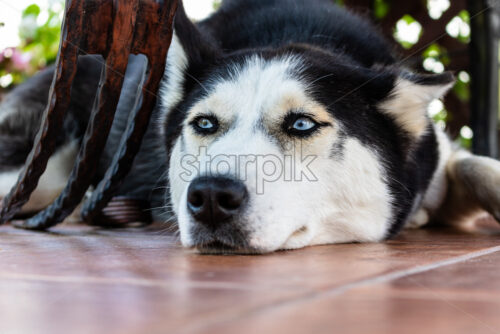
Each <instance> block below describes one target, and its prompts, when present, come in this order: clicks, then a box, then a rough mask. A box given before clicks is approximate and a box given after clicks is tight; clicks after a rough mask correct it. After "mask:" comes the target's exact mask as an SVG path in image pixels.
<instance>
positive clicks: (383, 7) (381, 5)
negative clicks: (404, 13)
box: [373, 0, 391, 19]
mask: <svg viewBox="0 0 500 334" xmlns="http://www.w3.org/2000/svg"><path fill="white" fill-rule="evenodd" d="M373 9H374V15H375V17H376V18H377V19H383V18H384V17H386V16H387V14H388V13H389V11H390V9H391V6H390V5H389V3H388V2H387V1H386V0H375V2H374V4H373Z"/></svg>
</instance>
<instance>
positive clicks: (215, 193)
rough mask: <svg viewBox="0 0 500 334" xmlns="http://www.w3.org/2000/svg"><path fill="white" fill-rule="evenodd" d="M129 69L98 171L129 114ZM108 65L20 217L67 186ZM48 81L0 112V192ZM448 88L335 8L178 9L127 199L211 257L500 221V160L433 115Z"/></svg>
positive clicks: (82, 77) (44, 76)
mask: <svg viewBox="0 0 500 334" xmlns="http://www.w3.org/2000/svg"><path fill="white" fill-rule="evenodd" d="M133 63H134V64H135V63H137V65H134V66H129V69H128V72H127V82H126V84H125V89H124V91H125V92H124V93H123V94H122V98H121V101H120V105H119V107H118V113H117V118H116V121H115V123H114V127H113V132H112V134H111V136H110V138H109V140H108V143H107V146H106V157H105V158H104V159H102V161H100V164H99V171H100V175H101V176H102V175H103V173H104V171H105V169H106V167H107V166H108V164H109V161H110V157H111V156H112V154H113V153H114V150H113V148H115V147H116V143H117V141H118V140H119V138H120V135H121V132H122V131H123V128H124V123H125V121H126V119H127V116H128V113H129V111H130V110H129V108H130V101H132V98H133V94H132V93H131V92H134V91H135V89H134V85H135V84H136V82H137V80H136V78H137V75H139V72H140V71H139V70H138V69H137V68H140V66H139V65H140V59H135V60H134V61H133ZM100 68H101V65H100V63H99V62H98V59H96V58H92V57H87V58H86V59H82V60H81V61H80V68H79V73H78V76H77V81H76V82H77V83H76V85H75V86H74V87H73V91H72V100H73V104H72V108H71V110H70V117H69V119H68V121H67V122H66V126H65V129H64V131H63V132H62V134H61V139H60V141H59V146H60V149H59V151H58V154H56V156H55V157H54V158H52V160H51V161H52V165H51V164H50V163H49V167H48V171H47V172H46V174H45V175H44V178H45V179H43V180H42V186H41V187H40V189H39V191H38V193H37V194H35V196H34V198H35V200H32V201H30V203H28V206H27V207H26V208H25V209H26V210H39V209H41V208H43V206H45V205H46V204H47V203H48V201H50V199H52V198H53V197H54V195H55V194H56V193H57V190H59V189H60V188H61V185H63V184H64V179H65V177H67V175H68V173H69V168H68V166H70V165H71V164H72V159H73V158H74V154H75V152H76V147H77V145H75V143H77V142H78V140H79V139H80V138H81V135H82V133H83V130H84V129H85V127H86V123H87V118H88V113H89V108H90V106H91V105H92V103H91V101H92V99H93V95H94V94H95V88H96V84H97V80H98V77H99V72H100ZM52 71H53V69H49V70H46V71H45V72H43V73H41V74H39V75H38V76H37V77H35V78H33V79H31V80H30V81H28V82H27V83H26V84H24V85H22V86H20V87H18V88H17V89H15V90H14V91H13V92H12V94H11V95H10V96H8V97H7V99H6V100H5V101H4V103H3V104H2V106H1V108H0V140H1V141H0V173H2V174H0V191H1V192H0V196H1V195H2V194H4V193H6V192H7V191H8V188H9V187H10V185H12V184H13V183H14V182H15V178H16V175H17V174H18V172H19V170H20V168H21V166H22V163H23V161H24V159H25V158H26V156H27V154H28V153H29V150H30V148H31V143H32V141H33V139H34V136H35V133H36V128H37V126H38V124H39V119H40V115H41V112H42V110H43V107H44V104H45V101H46V97H47V94H48V87H49V84H50V80H51V75H52ZM453 82H454V80H453V76H452V75H450V74H446V73H445V74H441V75H433V76H431V75H419V74H415V73H411V72H410V71H409V70H407V69H405V68H403V67H402V66H401V65H400V64H399V63H398V59H397V57H395V56H394V54H393V53H392V52H391V46H390V44H389V43H387V42H386V41H385V40H384V39H383V38H382V37H381V36H380V35H379V34H378V33H377V31H376V29H375V28H374V27H372V26H371V25H370V24H369V23H367V22H366V21H364V20H362V19H360V18H358V17H356V16H354V15H352V14H350V13H348V12H347V11H345V10H343V9H340V8H339V7H336V6H334V5H333V4H331V1H329V0H226V1H224V2H223V4H222V7H221V9H220V10H219V11H218V12H217V13H215V14H214V15H213V16H211V17H210V18H209V19H207V20H205V21H203V22H200V23H199V24H197V25H194V24H192V23H191V22H190V21H189V20H188V19H187V17H186V15H185V13H184V10H183V8H182V6H181V8H180V10H179V12H178V14H177V16H176V19H175V36H174V39H173V42H172V46H171V49H170V51H169V55H168V58H167V69H166V74H165V78H164V80H163V84H162V88H161V90H160V92H159V103H158V106H157V108H156V110H155V112H154V119H153V121H152V122H151V124H150V129H149V132H148V134H147V136H146V139H145V141H144V143H143V145H142V148H141V152H140V154H139V156H138V157H137V158H136V161H135V164H134V167H133V169H132V172H131V175H130V176H129V177H128V178H127V181H126V182H125V184H124V185H123V186H122V188H121V189H120V194H122V195H127V196H133V197H140V198H142V199H148V200H150V201H151V203H152V204H151V205H152V206H153V207H164V206H165V205H166V206H165V207H168V208H172V210H168V211H173V212H174V213H175V216H176V217H177V221H178V224H179V229H180V232H181V240H182V242H183V244H184V245H186V246H188V247H197V248H198V249H200V250H202V251H207V252H210V251H213V250H214V249H220V248H221V247H222V248H224V249H226V250H228V251H229V250H231V251H237V252H268V251H273V250H277V249H291V248H300V247H304V246H307V245H314V244H325V243H335V242H352V241H359V242H363V241H379V240H383V239H384V238H387V237H390V236H392V235H394V234H395V233H397V232H398V231H399V230H400V229H401V228H402V227H403V226H405V225H406V226H412V227H418V226H422V225H424V224H426V223H427V222H428V221H429V220H430V219H431V218H439V219H440V220H441V221H443V220H444V218H449V220H450V219H451V220H452V221H454V222H457V221H459V220H461V219H459V218H461V217H469V218H470V216H471V214H473V213H476V212H479V211H480V209H486V210H488V211H489V212H490V213H492V214H494V215H495V217H496V218H497V219H498V218H500V212H499V211H500V194H499V193H498V191H497V188H498V187H497V186H498V185H500V164H498V163H497V162H495V161H493V160H491V159H486V158H476V157H474V156H471V155H470V154H468V153H465V152H462V151H454V150H453V149H452V146H451V143H450V141H449V140H448V138H447V137H446V135H444V133H443V132H442V131H441V130H439V129H437V128H436V127H435V126H433V125H432V123H431V121H430V119H429V118H428V116H427V107H428V105H429V103H430V102H432V101H433V100H434V99H436V98H440V97H441V96H442V95H443V94H445V93H446V91H447V90H448V89H449V88H450V87H451V86H452V85H453ZM58 159H59V160H58ZM61 166H64V168H62V167H61ZM221 166H222V167H223V168H222V170H221ZM270 166H271V172H270V170H269V167H270ZM266 168H267V169H266ZM478 170H479V171H481V172H480V173H478ZM55 174H57V175H58V176H57V177H56V179H57V181H54V178H55V176H54V175H55ZM450 185H451V186H450ZM165 189H168V190H167V191H165ZM37 198H38V200H37ZM40 199H43V200H40ZM165 202H167V203H165ZM464 203H467V205H462V204H464ZM450 208H451V211H450ZM450 212H453V213H454V214H453V215H450Z"/></svg>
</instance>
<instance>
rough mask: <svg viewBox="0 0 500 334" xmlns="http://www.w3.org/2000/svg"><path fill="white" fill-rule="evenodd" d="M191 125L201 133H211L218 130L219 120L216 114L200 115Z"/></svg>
mask: <svg viewBox="0 0 500 334" xmlns="http://www.w3.org/2000/svg"><path fill="white" fill-rule="evenodd" d="M191 126H192V127H193V128H194V130H195V131H196V132H198V133H199V134H200V135H209V134H214V133H216V132H217V130H218V129H219V122H218V121H217V118H216V117H214V116H199V117H197V118H195V119H194V120H193V121H192V122H191Z"/></svg>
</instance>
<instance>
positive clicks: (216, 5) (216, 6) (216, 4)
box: [213, 0, 222, 10]
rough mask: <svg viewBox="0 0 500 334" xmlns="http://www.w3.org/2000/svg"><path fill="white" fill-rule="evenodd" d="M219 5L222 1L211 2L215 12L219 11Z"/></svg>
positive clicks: (214, 0)
mask: <svg viewBox="0 0 500 334" xmlns="http://www.w3.org/2000/svg"><path fill="white" fill-rule="evenodd" d="M221 4H222V0H213V6H214V9H215V10H217V9H219V7H220V5H221Z"/></svg>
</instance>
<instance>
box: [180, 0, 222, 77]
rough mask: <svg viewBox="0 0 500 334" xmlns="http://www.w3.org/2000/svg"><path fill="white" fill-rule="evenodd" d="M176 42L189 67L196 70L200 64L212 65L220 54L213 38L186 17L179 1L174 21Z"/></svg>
mask: <svg viewBox="0 0 500 334" xmlns="http://www.w3.org/2000/svg"><path fill="white" fill-rule="evenodd" d="M174 34H175V37H174V39H176V41H174V42H179V43H180V45H181V46H182V49H183V51H184V53H185V55H186V57H187V61H188V64H189V66H190V67H193V68H196V67H199V66H202V64H207V63H212V62H213V61H215V59H217V57H218V56H219V54H220V51H219V49H218V48H217V46H216V43H215V42H214V40H213V37H212V36H210V35H209V34H207V33H206V32H203V31H200V29H199V28H198V27H197V26H196V25H195V24H194V23H193V22H192V21H191V20H190V19H189V18H188V17H187V14H186V11H185V10H184V5H183V3H182V1H181V0H179V6H178V8H177V13H176V14H175V20H174Z"/></svg>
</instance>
